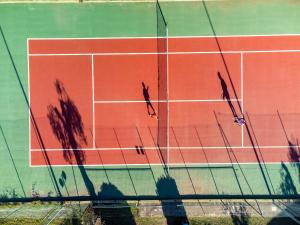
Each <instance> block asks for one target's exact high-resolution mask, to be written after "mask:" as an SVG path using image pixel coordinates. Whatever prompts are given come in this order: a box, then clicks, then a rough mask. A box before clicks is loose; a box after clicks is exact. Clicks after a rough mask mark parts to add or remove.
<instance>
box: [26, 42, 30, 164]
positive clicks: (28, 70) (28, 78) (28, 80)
mask: <svg viewBox="0 0 300 225" xmlns="http://www.w3.org/2000/svg"><path fill="white" fill-rule="evenodd" d="M29 58H30V57H29V40H28V39H27V73H28V74H27V82H28V84H27V86H28V87H27V88H28V104H29V107H28V130H29V133H28V136H29V137H28V141H29V146H30V147H31V112H30V107H31V106H30V68H29V65H30V63H29V62H30V61H29ZM30 147H29V148H30ZM28 154H29V167H31V154H30V151H28Z"/></svg>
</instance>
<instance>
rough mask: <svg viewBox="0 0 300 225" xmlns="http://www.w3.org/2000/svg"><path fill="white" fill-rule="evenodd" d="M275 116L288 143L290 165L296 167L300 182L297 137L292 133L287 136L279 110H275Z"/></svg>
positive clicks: (299, 152) (299, 155)
mask: <svg viewBox="0 0 300 225" xmlns="http://www.w3.org/2000/svg"><path fill="white" fill-rule="evenodd" d="M277 116H278V118H279V120H280V124H281V127H282V130H283V132H284V135H285V138H286V141H287V143H288V147H289V154H288V157H289V159H290V162H292V166H293V167H294V168H296V170H297V173H298V182H300V148H299V140H298V138H294V137H293V136H292V135H291V137H290V138H289V136H288V134H287V130H286V128H285V126H284V122H283V119H282V117H281V115H280V113H279V111H278V110H277Z"/></svg>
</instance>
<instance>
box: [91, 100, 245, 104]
mask: <svg viewBox="0 0 300 225" xmlns="http://www.w3.org/2000/svg"><path fill="white" fill-rule="evenodd" d="M231 101H232V102H237V101H240V99H231ZM94 102H95V103H96V104H120V103H145V102H146V101H145V100H129V101H127V100H115V101H97V100H95V101H94ZM151 102H152V103H159V102H160V103H161V102H162V103H167V102H169V103H189V102H227V100H224V99H195V100H192V99H181V100H179V99H178V100H168V101H167V100H151Z"/></svg>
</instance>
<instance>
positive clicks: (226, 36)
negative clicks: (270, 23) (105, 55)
mask: <svg viewBox="0 0 300 225" xmlns="http://www.w3.org/2000/svg"><path fill="white" fill-rule="evenodd" d="M285 36H286V37H289V36H292V37H293V36H300V34H236V35H218V36H214V35H207V36H206V35H190V36H176V35H174V36H169V38H174V39H177V38H178V39H180V38H230V37H285ZM157 38H165V37H164V36H162V37H157V36H144V37H58V38H27V40H47V41H49V40H86V39H93V40H95V39H99V40H102V39H116V40H118V39H121V40H122V39H157Z"/></svg>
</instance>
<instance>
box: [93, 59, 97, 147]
mask: <svg viewBox="0 0 300 225" xmlns="http://www.w3.org/2000/svg"><path fill="white" fill-rule="evenodd" d="M94 78H95V76H94V56H93V55H92V98H93V103H92V104H93V106H92V109H93V148H96V129H95V80H94Z"/></svg>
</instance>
